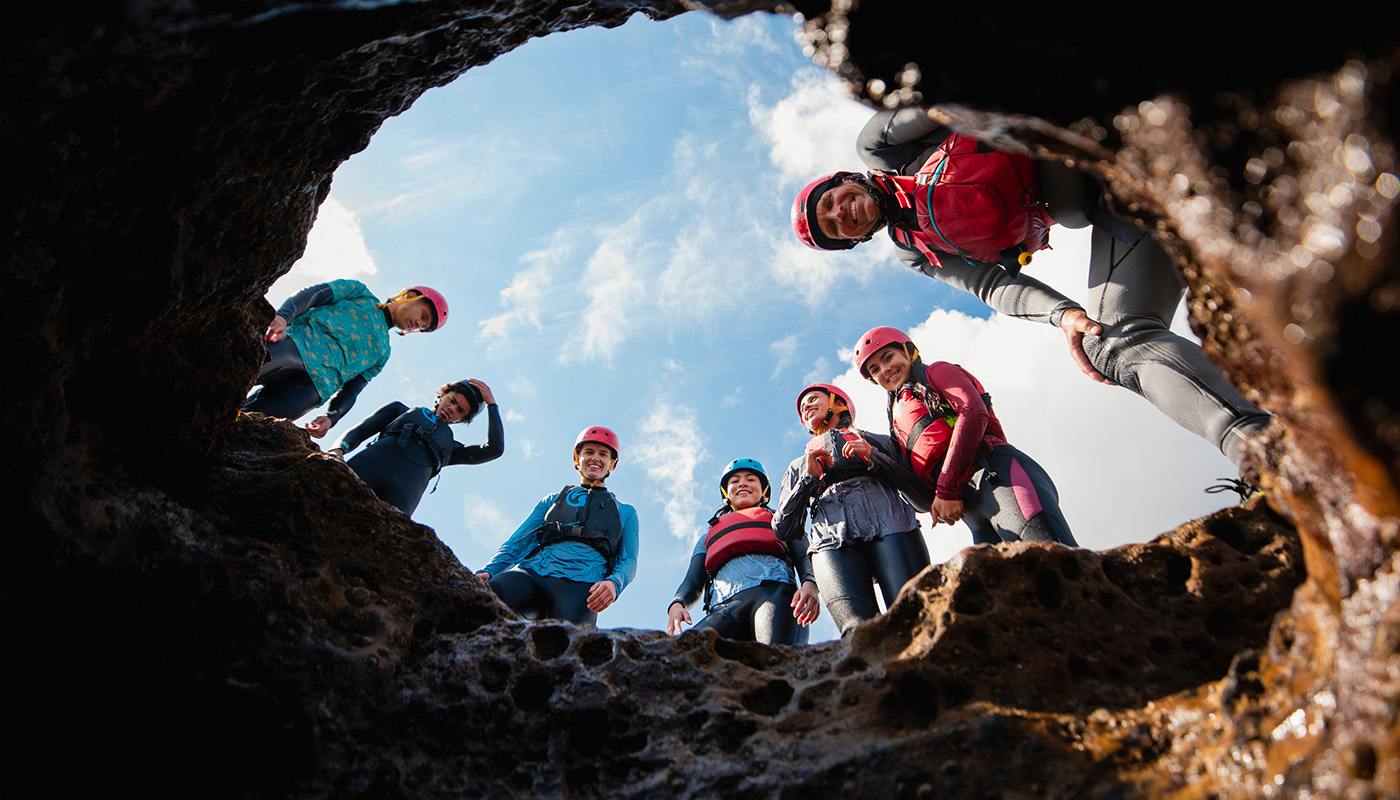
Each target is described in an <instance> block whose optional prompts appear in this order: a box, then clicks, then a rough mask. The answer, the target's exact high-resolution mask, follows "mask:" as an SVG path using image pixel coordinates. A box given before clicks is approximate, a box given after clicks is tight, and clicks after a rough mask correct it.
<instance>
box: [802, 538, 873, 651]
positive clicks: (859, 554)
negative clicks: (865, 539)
mask: <svg viewBox="0 0 1400 800" xmlns="http://www.w3.org/2000/svg"><path fill="white" fill-rule="evenodd" d="M812 571H813V572H814V573H816V577H817V589H818V590H820V591H821V594H822V597H824V598H825V599H826V610H827V613H829V614H831V619H832V621H833V622H835V623H836V628H837V629H838V630H840V631H841V632H842V633H845V632H846V631H848V630H850V629H851V628H854V627H855V626H856V625H858V624H860V623H861V622H862V621H864V620H867V619H875V618H876V617H878V616H879V615H880V607H879V606H878V605H876V604H875V587H874V585H873V584H872V573H871V569H870V557H869V555H868V554H867V553H866V551H865V548H864V547H863V546H862V545H861V544H848V545H845V546H844V547H838V548H835V549H833V550H818V551H817V552H815V553H813V554H812Z"/></svg>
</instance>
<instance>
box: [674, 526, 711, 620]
mask: <svg viewBox="0 0 1400 800" xmlns="http://www.w3.org/2000/svg"><path fill="white" fill-rule="evenodd" d="M708 582H709V576H708V575H706V574H705V537H704V536H701V537H700V541H698V542H696V543H695V552H694V553H692V554H691V556H690V567H689V568H688V569H686V571H685V578H683V579H682V580H681V585H680V586H677V587H676V596H675V597H674V598H673V599H672V600H671V602H670V603H669V604H667V606H666V608H667V610H668V611H669V609H670V607H671V606H672V605H674V604H676V603H680V604H681V606H683V607H684V608H690V607H691V606H693V605H695V603H696V601H697V600H699V599H700V595H701V594H702V593H704V591H705V584H706V583H708Z"/></svg>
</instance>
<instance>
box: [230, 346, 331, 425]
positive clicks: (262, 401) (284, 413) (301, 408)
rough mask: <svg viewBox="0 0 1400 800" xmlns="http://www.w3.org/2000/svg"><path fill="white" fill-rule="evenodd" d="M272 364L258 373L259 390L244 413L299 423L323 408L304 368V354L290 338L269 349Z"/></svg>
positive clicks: (257, 389)
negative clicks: (318, 407) (303, 418)
mask: <svg viewBox="0 0 1400 800" xmlns="http://www.w3.org/2000/svg"><path fill="white" fill-rule="evenodd" d="M267 352H268V356H269V358H270V360H269V361H268V362H267V363H266V364H264V365H263V367H262V369H261V370H260V371H259V372H258V387H257V388H256V389H254V390H253V393H252V394H251V395H249V396H248V400H247V402H245V403H244V404H243V410H244V411H257V412H259V413H262V414H267V415H268V416H270V417H282V418H283V419H296V418H298V417H300V416H302V415H303V414H305V413H306V412H308V411H310V410H311V409H313V408H315V407H316V406H319V405H320V404H321V395H320V394H318V393H317V392H316V385H315V384H313V383H312V382H311V377H310V376H309V375H307V374H306V368H305V367H304V366H302V362H301V351H300V350H298V349H297V346H296V342H293V341H292V340H291V338H290V337H284V338H282V339H279V340H278V341H276V342H273V343H272V344H270V345H268V346H267Z"/></svg>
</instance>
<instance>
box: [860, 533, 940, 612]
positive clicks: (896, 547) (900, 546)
mask: <svg viewBox="0 0 1400 800" xmlns="http://www.w3.org/2000/svg"><path fill="white" fill-rule="evenodd" d="M871 551H872V553H873V555H874V561H875V580H877V581H879V582H880V595H881V596H882V597H884V598H885V608H889V607H890V606H891V605H894V600H895V598H896V597H899V590H900V589H903V588H904V584H906V583H908V582H909V581H911V580H913V578H914V576H915V575H918V574H919V573H920V572H922V571H923V569H924V567H927V566H928V564H929V557H928V544H927V543H926V542H925V541H924V536H923V534H921V533H919V532H918V531H917V530H913V531H908V532H906V533H892V534H890V535H888V536H882V537H880V538H879V539H877V540H875V541H874V542H872V543H871Z"/></svg>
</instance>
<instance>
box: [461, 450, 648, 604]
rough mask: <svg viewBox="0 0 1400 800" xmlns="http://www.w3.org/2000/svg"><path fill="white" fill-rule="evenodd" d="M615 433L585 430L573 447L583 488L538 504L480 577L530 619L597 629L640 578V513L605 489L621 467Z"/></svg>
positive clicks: (570, 489)
mask: <svg viewBox="0 0 1400 800" xmlns="http://www.w3.org/2000/svg"><path fill="white" fill-rule="evenodd" d="M619 450H620V448H619V447H618V441H617V434H615V433H613V432H612V431H610V430H608V429H607V428H603V427H600V426H597V425H595V426H592V427H589V428H584V430H583V432H582V433H580V434H579V435H578V439H577V440H576V441H575V442H574V468H575V469H577V470H578V474H579V477H580V479H581V482H580V485H578V486H565V487H564V488H563V489H561V490H560V491H559V492H557V493H555V494H552V495H549V496H548V497H546V498H544V499H543V500H541V501H540V502H539V503H538V504H537V505H536V506H535V510H534V511H532V512H530V516H529V517H527V518H526V520H525V521H524V522H523V523H521V525H520V527H519V528H517V529H516V530H515V533H513V534H511V536H510V538H509V539H507V540H506V541H505V544H502V545H501V549H500V550H498V551H496V556H495V558H493V559H491V563H489V564H487V565H486V566H485V567H483V568H482V569H481V571H480V572H477V573H476V575H477V577H479V578H481V579H483V580H486V581H489V582H490V586H491V590H492V591H493V592H495V593H496V596H497V597H499V598H501V600H502V601H503V602H504V603H505V604H506V605H508V606H510V607H511V609H512V610H514V611H515V612H516V613H518V614H520V615H521V616H524V617H526V618H529V619H546V618H553V619H563V620H568V621H570V622H577V623H587V624H589V625H592V624H595V623H597V621H598V612H600V611H603V610H604V609H606V608H607V607H608V606H610V605H612V604H613V601H615V600H616V599H617V596H618V595H619V594H621V593H622V590H623V589H626V588H627V584H629V583H631V582H632V578H633V577H635V576H636V574H637V548H638V536H637V512H636V510H635V509H633V508H632V506H629V505H627V504H625V503H619V502H617V498H616V497H614V496H613V494H612V492H609V491H608V490H607V489H606V488H605V487H604V485H603V484H604V482H605V481H606V480H607V478H608V475H610V474H612V471H613V470H614V469H616V468H617V461H618V452H619Z"/></svg>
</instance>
